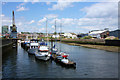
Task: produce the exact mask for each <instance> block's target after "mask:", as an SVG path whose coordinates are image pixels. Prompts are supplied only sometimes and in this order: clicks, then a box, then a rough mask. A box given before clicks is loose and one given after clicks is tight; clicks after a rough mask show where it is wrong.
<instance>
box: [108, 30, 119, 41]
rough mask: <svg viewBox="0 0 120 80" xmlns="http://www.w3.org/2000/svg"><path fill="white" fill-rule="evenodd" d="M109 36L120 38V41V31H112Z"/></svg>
mask: <svg viewBox="0 0 120 80" xmlns="http://www.w3.org/2000/svg"><path fill="white" fill-rule="evenodd" d="M109 36H114V37H118V38H119V39H120V29H118V30H115V31H110V32H109Z"/></svg>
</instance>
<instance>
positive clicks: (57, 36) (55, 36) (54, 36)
mask: <svg viewBox="0 0 120 80" xmlns="http://www.w3.org/2000/svg"><path fill="white" fill-rule="evenodd" d="M52 37H53V38H59V37H60V35H58V34H57V35H52Z"/></svg>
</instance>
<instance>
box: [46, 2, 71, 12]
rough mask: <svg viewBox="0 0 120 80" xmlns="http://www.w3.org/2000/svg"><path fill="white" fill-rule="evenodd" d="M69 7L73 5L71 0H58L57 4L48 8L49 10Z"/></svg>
mask: <svg viewBox="0 0 120 80" xmlns="http://www.w3.org/2000/svg"><path fill="white" fill-rule="evenodd" d="M67 7H73V5H72V2H71V1H70V0H65V1H64V0H58V1H57V4H54V5H53V6H52V8H48V10H64V8H67Z"/></svg>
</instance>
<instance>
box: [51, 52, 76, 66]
mask: <svg viewBox="0 0 120 80" xmlns="http://www.w3.org/2000/svg"><path fill="white" fill-rule="evenodd" d="M68 56H69V54H67V53H65V52H58V53H56V55H55V54H54V55H52V57H53V59H54V61H55V62H56V63H59V64H60V65H62V66H64V67H68V68H70V67H72V68H76V63H75V62H73V61H71V60H69V59H68Z"/></svg>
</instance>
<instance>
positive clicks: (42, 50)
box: [35, 45, 51, 61]
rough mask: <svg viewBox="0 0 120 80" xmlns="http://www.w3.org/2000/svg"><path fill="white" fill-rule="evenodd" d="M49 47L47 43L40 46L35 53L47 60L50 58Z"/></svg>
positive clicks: (37, 56)
mask: <svg viewBox="0 0 120 80" xmlns="http://www.w3.org/2000/svg"><path fill="white" fill-rule="evenodd" d="M50 56H51V55H50V53H49V48H48V46H46V45H42V46H40V47H39V49H38V50H37V52H36V53H35V57H36V58H37V59H40V60H44V61H47V60H49V59H50Z"/></svg>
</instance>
